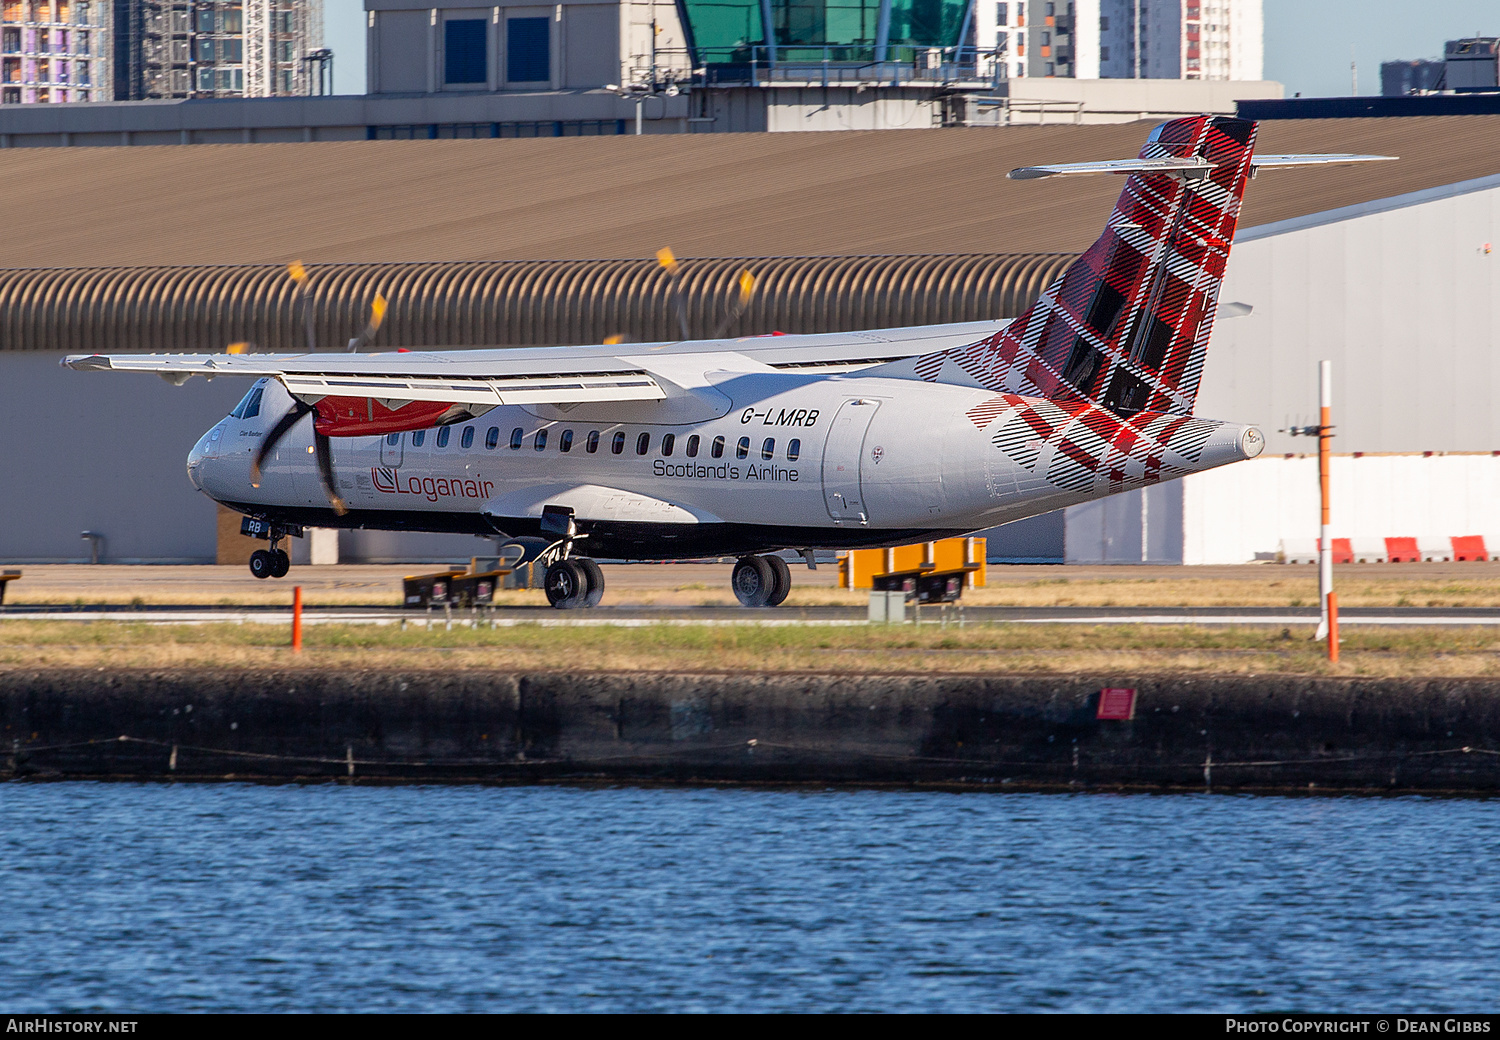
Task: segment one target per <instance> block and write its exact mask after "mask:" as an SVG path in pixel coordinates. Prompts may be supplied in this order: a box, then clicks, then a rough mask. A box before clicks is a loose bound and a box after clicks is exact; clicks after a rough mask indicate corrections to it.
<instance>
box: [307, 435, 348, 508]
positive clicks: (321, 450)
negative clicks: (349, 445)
mask: <svg viewBox="0 0 1500 1040" xmlns="http://www.w3.org/2000/svg"><path fill="white" fill-rule="evenodd" d="M313 454H314V455H316V456H317V457H318V476H319V477H320V478H321V479H322V481H323V493H324V494H326V495H327V496H328V504H329V505H330V506H332V507H333V511H334V512H335V513H337V514H338V515H339V516H343V515H344V514H345V513H347V512H349V507H348V506H346V505H344V500H343V499H342V498H341V497H339V493H338V484H336V483H335V482H334V479H333V449H332V447H331V446H330V445H329V443H328V438H327V437H325V436H324V435H323V434H321V433H318V432H316V431H314V432H313Z"/></svg>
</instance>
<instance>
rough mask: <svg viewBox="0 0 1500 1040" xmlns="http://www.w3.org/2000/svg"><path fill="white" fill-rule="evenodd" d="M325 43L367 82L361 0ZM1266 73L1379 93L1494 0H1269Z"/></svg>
mask: <svg viewBox="0 0 1500 1040" xmlns="http://www.w3.org/2000/svg"><path fill="white" fill-rule="evenodd" d="M323 2H324V11H323V24H324V32H325V35H326V43H327V46H329V47H332V48H333V53H334V89H335V90H336V91H337V92H338V93H340V94H362V93H364V89H365V30H364V24H365V16H364V3H363V0H323ZM1264 4H1265V19H1266V37H1265V43H1266V78H1267V79H1274V80H1279V81H1280V82H1282V83H1284V84H1285V85H1286V92H1287V96H1288V97H1291V96H1292V94H1294V93H1296V92H1298V91H1300V92H1301V93H1302V95H1303V96H1304V97H1318V96H1329V95H1346V94H1348V93H1349V56H1350V48H1351V47H1352V48H1353V54H1354V60H1355V61H1356V62H1357V63H1358V66H1359V92H1360V93H1361V94H1378V93H1380V63H1381V62H1382V61H1389V60H1391V59H1394V58H1434V57H1441V56H1442V50H1443V41H1444V40H1451V39H1455V38H1457V37H1459V36H1470V35H1473V34H1474V33H1475V32H1476V31H1479V32H1481V33H1483V34H1486V35H1491V36H1496V35H1500V4H1497V3H1496V0H1264Z"/></svg>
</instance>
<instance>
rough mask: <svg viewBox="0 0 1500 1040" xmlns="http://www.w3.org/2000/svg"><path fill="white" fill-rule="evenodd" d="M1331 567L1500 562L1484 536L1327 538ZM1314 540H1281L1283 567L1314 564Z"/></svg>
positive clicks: (1316, 541)
mask: <svg viewBox="0 0 1500 1040" xmlns="http://www.w3.org/2000/svg"><path fill="white" fill-rule="evenodd" d="M1328 542H1329V549H1330V550H1332V553H1333V562H1334V563H1418V562H1421V563H1447V562H1473V561H1479V562H1485V561H1489V560H1497V559H1500V548H1494V549H1492V548H1489V547H1488V546H1486V545H1485V541H1484V536H1483V535H1477V534H1469V535H1453V536H1450V537H1443V538H1412V537H1401V538H1330V539H1328ZM1318 544H1319V543H1318V539H1316V538H1303V539H1296V538H1293V539H1284V540H1283V541H1282V543H1281V558H1282V562H1283V563H1317V562H1318Z"/></svg>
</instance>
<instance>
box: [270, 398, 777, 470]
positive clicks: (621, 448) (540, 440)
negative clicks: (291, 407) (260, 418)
mask: <svg viewBox="0 0 1500 1040" xmlns="http://www.w3.org/2000/svg"><path fill="white" fill-rule="evenodd" d="M257 403H259V402H257ZM452 432H453V427H451V426H439V427H438V431H437V447H439V448H446V447H447V446H448V442H449V440H450V439H451V436H452ZM547 432H548V431H547V428H546V427H543V428H542V429H540V430H537V431H536V432H535V433H533V434H532V435H531V447H532V449H533V450H535V451H546V450H547ZM426 440H427V431H426V430H416V431H414V432H413V433H412V435H411V446H412V447H413V448H420V447H422V445H423V443H425V441H426ZM627 440H628V438H627V437H626V436H625V432H624V431H623V430H617V431H615V434H614V436H613V437H611V438H610V442H609V451H610V454H612V455H623V454H624V453H625V444H626V441H627ZM385 442H386V443H387V444H389V445H390V446H391V447H395V446H396V445H398V444H400V443H401V435H400V434H399V433H392V434H387V435H386V438H385ZM458 443H459V446H460V447H462V448H471V447H473V446H474V427H472V426H465V427H464V430H463V433H462V434H461V435H460V436H459V439H458ZM725 443H726V442H725V440H724V438H723V437H715V438H714V439H713V440H712V441H711V442H710V443H709V446H708V454H709V456H710V457H711V458H715V459H722V458H723V457H724V448H725ZM525 444H526V429H525V427H522V426H517V427H516V428H515V429H513V430H511V431H510V450H511V451H520V450H521V449H522V448H523V447H524V446H525ZM484 446H485V447H486V448H487V449H489V450H491V451H493V450H494V449H495V448H497V447H499V446H500V427H498V426H491V427H490V428H489V430H488V431H487V432H486V433H485V435H484ZM701 447H702V438H700V437H699V435H698V434H696V433H694V434H690V435H689V436H688V438H687V440H686V442H685V443H684V444H683V451H682V453H683V454H684V455H686V456H687V457H688V458H690V459H696V458H697V457H698V452H699V449H700V448H701ZM557 450H558V451H560V452H563V453H564V454H567V453H568V452H571V451H572V450H573V431H572V430H571V429H567V430H563V431H562V433H561V434H559V435H558V438H557ZM583 450H584V451H585V452H586V453H588V454H590V455H593V454H595V453H596V452H598V450H599V431H598V430H590V431H589V432H588V435H587V436H586V437H584V439H583ZM659 450H660V451H661V454H662V457H663V458H671V457H672V455H673V453H675V452H676V450H677V435H676V434H675V433H664V434H662V437H661V441H660V443H659ZM635 453H636V454H637V455H649V454H650V453H651V434H650V433H640V434H637V435H636V438H635ZM734 457H735V458H737V459H747V458H749V457H750V438H749V437H741V438H740V439H739V440H738V441H736V442H735V445H734ZM760 457H761V458H762V459H766V460H768V461H769V460H770V459H774V458H775V457H776V438H775V437H767V438H766V439H765V440H763V441H761V443H760ZM801 457H802V441H801V439H800V438H797V437H793V438H792V439H791V440H789V441H787V444H786V460H787V461H788V462H796V461H797V460H798V459H799V458H801Z"/></svg>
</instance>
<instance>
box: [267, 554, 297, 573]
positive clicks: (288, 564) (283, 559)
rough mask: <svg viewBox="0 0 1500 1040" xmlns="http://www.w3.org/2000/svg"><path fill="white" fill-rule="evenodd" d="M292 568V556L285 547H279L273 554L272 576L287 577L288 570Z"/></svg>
mask: <svg viewBox="0 0 1500 1040" xmlns="http://www.w3.org/2000/svg"><path fill="white" fill-rule="evenodd" d="M291 569H292V558H291V557H290V556H288V555H287V554H286V551H285V550H284V549H277V550H276V551H275V552H273V553H272V554H271V577H273V578H285V577H286V572H287V571H289V570H291Z"/></svg>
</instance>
